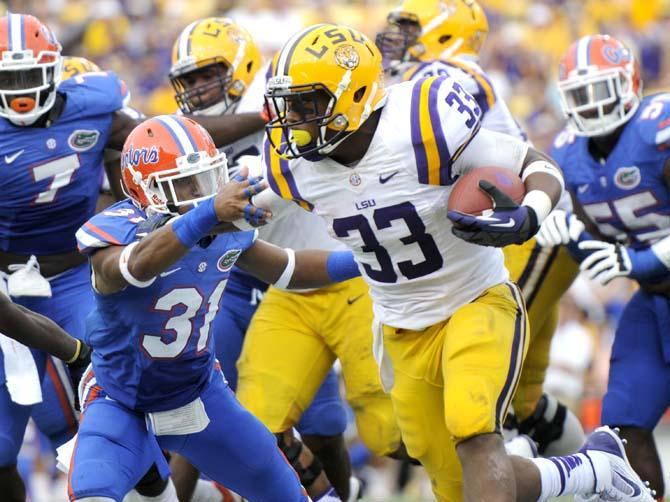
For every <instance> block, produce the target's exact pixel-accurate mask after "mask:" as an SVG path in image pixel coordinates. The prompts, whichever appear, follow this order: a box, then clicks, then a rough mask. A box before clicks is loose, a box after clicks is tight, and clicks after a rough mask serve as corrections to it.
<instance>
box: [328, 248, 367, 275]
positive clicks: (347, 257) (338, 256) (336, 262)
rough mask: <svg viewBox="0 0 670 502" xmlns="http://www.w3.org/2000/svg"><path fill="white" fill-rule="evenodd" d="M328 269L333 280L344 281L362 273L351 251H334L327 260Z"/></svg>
mask: <svg viewBox="0 0 670 502" xmlns="http://www.w3.org/2000/svg"><path fill="white" fill-rule="evenodd" d="M326 271H327V272H328V276H329V277H330V279H331V280H332V281H333V282H342V281H346V280H348V279H353V278H354V277H358V276H360V275H361V271H360V270H359V269H358V263H356V260H355V259H354V254H353V253H352V252H351V251H332V252H331V253H330V254H329V255H328V260H327V261H326Z"/></svg>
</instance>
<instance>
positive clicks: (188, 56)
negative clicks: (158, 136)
mask: <svg viewBox="0 0 670 502" xmlns="http://www.w3.org/2000/svg"><path fill="white" fill-rule="evenodd" d="M260 65H261V53H260V50H259V49H258V46H257V45H256V44H255V42H254V40H253V38H251V35H250V34H249V32H248V31H247V30H245V29H244V28H243V27H242V26H240V25H239V24H237V23H235V22H234V21H233V20H232V19H228V18H225V17H209V18H206V19H202V20H200V21H194V22H193V23H191V24H189V25H188V26H187V27H186V28H184V30H183V31H182V32H181V34H180V35H179V37H178V38H177V40H176V41H175V43H174V46H173V49H172V68H171V70H170V82H172V86H173V87H174V90H175V99H176V100H177V103H178V104H179V109H180V110H181V111H182V112H183V113H186V114H188V113H193V114H203V115H220V114H222V113H225V112H227V111H228V110H230V108H231V106H232V105H233V104H235V103H236V102H237V101H239V99H240V98H241V97H242V95H243V94H244V92H245V91H246V90H247V88H248V87H249V85H250V84H251V81H252V80H253V78H254V75H255V74H256V72H257V71H258V69H259V68H260ZM204 68H210V69H211V70H212V72H213V78H210V79H208V81H206V82H203V83H198V82H197V78H196V76H197V73H196V72H198V71H199V70H202V69H204Z"/></svg>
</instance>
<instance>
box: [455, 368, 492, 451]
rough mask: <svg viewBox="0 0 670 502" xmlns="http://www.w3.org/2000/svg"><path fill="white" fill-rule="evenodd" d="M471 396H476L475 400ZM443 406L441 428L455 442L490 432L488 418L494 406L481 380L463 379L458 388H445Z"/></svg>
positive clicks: (485, 383) (485, 384) (490, 424)
mask: <svg viewBox="0 0 670 502" xmlns="http://www.w3.org/2000/svg"><path fill="white" fill-rule="evenodd" d="M472 396H477V399H473V398H472ZM444 403H445V404H444V409H445V413H444V421H445V425H446V427H447V430H448V431H449V434H450V435H451V436H452V437H454V438H456V440H461V439H465V438H469V437H472V436H476V435H479V434H486V433H489V432H494V430H495V420H493V419H492V418H491V416H492V414H491V411H492V410H495V406H496V404H495V401H492V400H491V394H490V391H489V386H488V385H487V382H486V381H485V380H484V379H478V378H467V379H463V380H462V384H461V385H457V384H451V385H449V386H448V387H447V388H446V392H445V399H444Z"/></svg>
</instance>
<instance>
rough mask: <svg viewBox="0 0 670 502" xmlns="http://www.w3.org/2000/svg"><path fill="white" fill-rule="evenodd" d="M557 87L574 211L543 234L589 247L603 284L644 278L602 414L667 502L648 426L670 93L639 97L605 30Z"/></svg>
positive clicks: (669, 367) (616, 349) (659, 312)
mask: <svg viewBox="0 0 670 502" xmlns="http://www.w3.org/2000/svg"><path fill="white" fill-rule="evenodd" d="M558 90H559V95H560V98H561V101H560V102H561V106H562V108H563V112H564V114H565V116H566V117H567V119H568V124H567V127H566V129H565V130H563V131H562V132H560V133H559V134H558V135H557V137H556V139H555V141H554V144H553V147H552V151H551V153H552V156H553V157H554V158H555V159H556V161H557V162H558V163H559V164H560V165H561V167H562V168H563V171H564V173H565V181H566V186H567V188H568V190H569V191H570V194H571V196H572V198H573V203H574V207H575V213H576V214H571V213H567V214H566V213H558V214H556V215H553V216H551V217H550V218H548V220H547V221H546V223H545V224H544V225H543V228H542V230H541V232H540V233H539V234H538V240H540V241H542V243H543V244H546V245H559V244H568V246H569V247H570V248H571V249H573V250H574V251H575V254H576V255H578V256H579V255H581V258H584V257H585V256H586V255H587V254H589V253H592V254H590V255H589V256H588V257H587V258H585V259H584V261H582V264H581V269H582V270H583V271H584V272H585V273H586V274H587V276H588V277H589V278H591V279H594V280H596V281H597V282H600V283H601V284H607V283H609V281H610V280H612V279H613V278H615V277H630V278H631V279H633V280H636V281H637V282H638V284H639V285H640V289H639V290H638V291H637V292H636V293H635V294H634V295H633V298H632V299H631V300H630V301H629V303H628V304H627V306H626V308H625V309H624V311H623V313H622V315H621V318H620V319H619V324H618V327H617V330H616V335H615V338H614V345H613V347H612V356H611V359H610V373H609V381H608V385H607V394H606V395H605V398H604V400H603V407H602V417H601V421H602V423H603V424H608V425H611V426H616V427H619V428H620V429H621V435H622V437H624V438H627V439H628V440H629V443H628V446H627V448H626V450H627V453H628V458H629V459H630V462H631V464H632V465H633V467H634V468H635V470H636V471H637V472H638V473H639V474H640V475H641V476H643V477H644V478H646V479H648V480H649V481H650V482H651V486H652V488H654V489H655V490H656V493H657V495H658V497H659V500H662V499H663V495H664V492H665V486H664V483H663V471H662V470H661V463H660V460H659V456H658V452H657V449H656V444H655V442H654V437H653V434H652V431H653V429H654V427H655V426H656V424H658V421H659V420H660V418H661V416H662V415H663V413H664V412H665V411H666V409H667V407H668V404H669V401H668V392H667V388H668V385H669V384H670V342H669V341H668V339H667V335H666V333H667V326H668V322H669V321H670V303H669V301H668V295H669V294H670V286H669V285H670V282H669V281H670V272H669V271H668V268H669V267H670V237H668V235H670V216H668V214H669V213H670V207H669V205H670V192H669V187H670V154H669V153H668V152H669V150H668V148H669V147H670V127H669V126H670V94H668V93H659V94H655V95H651V96H649V97H646V98H644V99H643V98H641V94H642V80H641V78H640V70H639V67H638V63H637V60H636V58H635V56H634V54H633V53H632V52H631V50H630V49H629V48H628V47H626V46H625V45H624V44H623V43H621V42H620V41H619V40H617V39H615V38H613V37H610V36H607V35H593V36H587V37H584V38H581V39H579V40H578V41H577V42H575V43H574V44H572V45H571V46H570V48H569V49H568V50H567V51H566V52H565V54H564V55H563V57H562V59H561V61H560V66H559V77H558ZM582 222H583V224H582ZM584 225H586V229H587V230H588V232H583V231H582V230H583V229H584ZM589 234H590V235H589ZM577 246H578V249H577Z"/></svg>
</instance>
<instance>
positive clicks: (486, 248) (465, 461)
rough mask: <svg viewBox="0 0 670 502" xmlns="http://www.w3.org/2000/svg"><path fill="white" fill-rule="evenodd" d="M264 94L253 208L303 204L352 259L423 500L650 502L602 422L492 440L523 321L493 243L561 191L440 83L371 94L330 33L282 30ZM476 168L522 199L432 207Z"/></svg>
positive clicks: (373, 85) (521, 227) (357, 56)
mask: <svg viewBox="0 0 670 502" xmlns="http://www.w3.org/2000/svg"><path fill="white" fill-rule="evenodd" d="M266 96H267V99H268V101H269V103H270V106H271V107H272V109H273V112H274V113H275V114H276V118H275V119H273V120H272V121H270V122H269V123H268V125H267V130H268V143H267V148H266V156H265V161H266V167H267V175H268V182H269V184H270V187H271V191H268V190H266V191H264V192H262V193H261V194H260V195H259V196H257V197H256V199H255V201H256V203H257V204H260V205H262V206H264V207H266V208H268V209H270V210H271V211H272V212H273V214H274V215H275V216H277V214H278V213H275V211H279V210H280V208H279V205H278V204H277V203H276V200H277V196H279V197H281V198H282V199H289V200H294V201H296V202H298V203H300V204H303V205H307V206H308V207H310V208H313V209H314V211H316V212H317V214H319V215H320V216H322V217H323V218H324V219H325V220H326V222H327V223H328V226H329V228H330V230H331V232H332V234H333V235H334V236H336V237H337V238H338V239H339V240H341V241H342V242H343V243H345V244H346V245H347V247H349V248H350V249H351V250H352V251H353V253H354V255H355V257H356V260H357V261H358V262H359V267H360V268H361V271H362V273H363V275H364V277H365V279H366V282H367V283H368V286H369V287H370V292H371V295H372V299H373V303H374V309H375V317H376V323H375V348H376V350H375V353H376V355H377V356H378V360H379V362H380V365H381V372H382V377H383V381H384V383H385V385H386V386H387V387H388V388H390V393H391V398H392V400H393V405H394V410H395V413H396V416H397V417H398V421H399V424H400V429H401V431H402V437H403V441H404V442H405V444H406V445H407V451H408V452H409V454H410V455H412V456H413V457H415V458H417V459H418V460H420V461H421V463H422V464H423V466H424V467H425V468H426V470H427V471H428V473H429V476H430V478H431V482H432V487H433V491H434V493H435V495H436V497H437V498H438V500H450V501H452V500H462V499H464V500H467V501H482V500H486V501H489V500H505V501H510V500H542V501H544V500H548V499H550V498H551V497H555V496H558V495H564V494H576V495H579V496H581V497H594V496H595V497H598V496H601V495H602V496H605V497H617V498H619V499H621V500H651V499H650V496H649V493H648V491H647V490H646V488H645V486H644V484H643V483H642V482H641V481H640V480H639V478H638V477H637V475H636V474H635V472H634V471H633V470H632V469H631V468H630V466H629V465H628V464H627V461H626V458H625V455H624V453H623V445H622V443H621V441H620V440H619V438H618V437H617V436H616V434H615V433H614V432H613V431H611V430H610V429H609V428H606V427H604V428H602V429H599V430H597V431H596V432H595V433H594V434H593V435H592V436H590V438H589V439H588V441H587V442H586V444H585V445H584V446H583V448H582V449H581V451H580V452H579V453H577V454H575V455H571V456H566V457H552V458H551V459H543V458H538V459H530V460H529V459H523V458H520V457H508V456H507V455H506V453H505V449H504V446H503V439H502V435H501V433H500V431H501V427H502V422H503V420H504V417H505V413H506V411H507V407H508V405H509V403H510V401H511V399H512V396H513V394H514V390H515V388H516V385H517V383H518V378H519V374H520V370H521V365H522V363H523V358H524V354H525V350H526V347H527V336H526V335H527V319H526V311H525V306H524V303H523V297H522V296H521V293H520V291H519V288H518V287H517V286H516V285H515V284H514V283H512V282H509V281H508V273H507V270H506V269H505V267H504V263H503V254H502V251H500V250H499V249H496V247H502V246H505V245H509V244H520V243H522V242H524V241H525V240H527V239H529V238H530V237H532V236H533V235H534V234H535V233H536V232H537V229H538V228H539V224H540V223H541V222H542V221H543V220H544V218H546V216H547V215H548V214H549V212H550V211H551V209H552V208H553V207H554V206H555V204H556V202H557V201H558V199H559V198H560V196H561V193H562V184H563V181H562V177H561V174H560V170H559V169H558V168H557V167H556V166H555V165H554V164H553V162H551V161H550V160H549V159H548V158H547V157H545V156H544V155H542V154H541V153H540V152H538V151H537V150H535V149H534V148H532V147H530V146H528V145H527V144H526V143H524V142H523V141H520V140H518V139H516V138H513V137H511V136H508V135H504V134H500V133H497V132H494V131H490V130H487V129H485V128H483V127H481V114H482V112H481V109H480V108H479V106H478V105H477V102H476V100H475V99H474V98H473V97H472V96H470V95H469V94H468V93H467V92H465V90H464V89H463V86H462V85H461V84H459V83H458V82H457V81H455V80H453V79H451V78H449V77H430V78H426V79H421V80H418V81H416V82H406V83H402V84H398V85H395V86H391V87H390V88H388V89H386V88H385V87H384V83H383V70H382V57H381V54H380V53H379V50H378V49H377V48H376V46H375V45H374V44H373V43H371V42H370V41H369V40H368V38H367V37H365V35H363V34H361V33H359V32H358V31H356V30H354V29H351V28H348V27H346V26H339V25H332V24H319V25H314V26H311V27H308V28H306V29H304V30H303V31H301V32H299V33H297V34H295V35H294V36H292V37H291V38H290V39H289V41H288V42H287V43H286V44H285V45H284V47H283V48H282V50H281V52H280V53H279V56H278V57H277V58H276V62H275V64H274V67H273V76H272V77H271V78H270V80H269V82H268V87H267V94H266ZM488 165H497V166H500V167H502V168H507V169H510V171H511V172H514V173H516V174H518V176H519V177H520V178H521V179H522V181H523V182H524V184H525V187H526V195H525V197H524V199H523V202H522V203H521V204H516V203H515V202H514V201H512V200H511V199H510V198H509V197H508V196H506V195H505V194H504V193H503V192H501V191H500V190H499V189H498V188H497V187H495V186H494V185H492V184H489V183H486V182H480V188H481V189H482V190H484V191H485V192H486V193H488V194H489V195H490V197H491V198H492V199H493V201H494V207H495V209H493V210H492V211H491V212H489V213H487V214H486V215H481V216H473V215H467V214H464V213H460V212H458V211H449V212H448V211H447V201H448V198H449V193H450V190H451V188H450V187H451V185H452V184H453V183H454V182H455V181H456V179H457V178H458V176H460V175H461V174H463V173H466V172H469V171H471V170H473V169H476V168H477V167H479V166H488ZM624 479H625V480H626V481H624ZM629 481H630V483H631V485H629V484H628V482H629Z"/></svg>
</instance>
